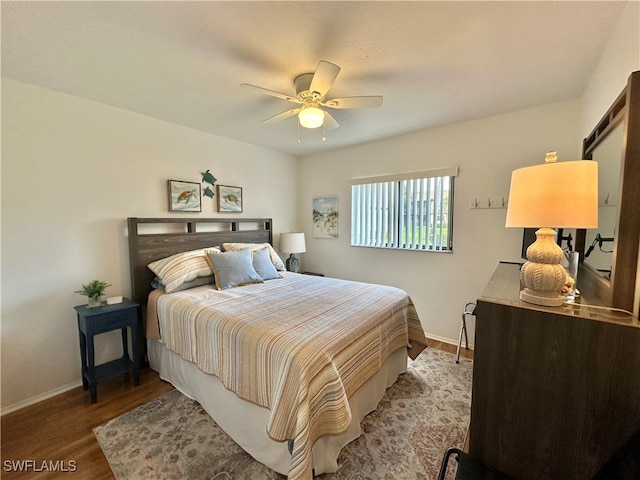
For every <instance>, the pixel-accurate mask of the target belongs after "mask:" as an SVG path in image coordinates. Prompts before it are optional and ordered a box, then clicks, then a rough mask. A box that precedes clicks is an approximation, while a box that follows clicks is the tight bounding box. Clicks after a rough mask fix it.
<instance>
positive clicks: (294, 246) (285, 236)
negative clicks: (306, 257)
mask: <svg viewBox="0 0 640 480" xmlns="http://www.w3.org/2000/svg"><path fill="white" fill-rule="evenodd" d="M280 251H281V252H283V253H290V254H291V255H289V258H287V260H286V262H285V265H286V267H287V270H289V271H290V272H296V273H297V272H298V270H299V269H300V262H299V260H298V259H297V258H296V256H295V255H294V254H295V253H304V252H306V251H307V247H306V245H305V242H304V233H300V232H292V233H281V234H280Z"/></svg>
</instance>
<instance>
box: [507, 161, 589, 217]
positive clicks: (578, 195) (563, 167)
mask: <svg viewBox="0 0 640 480" xmlns="http://www.w3.org/2000/svg"><path fill="white" fill-rule="evenodd" d="M506 226H507V227H533V228H538V227H551V228H556V227H558V228H595V227H597V226H598V162H595V161H592V160H574V161H570V162H550V163H545V164H540V165H535V166H532V167H525V168H520V169H518V170H514V171H513V173H512V175H511V188H510V189H509V203H508V207H507V221H506Z"/></svg>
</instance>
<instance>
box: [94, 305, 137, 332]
mask: <svg viewBox="0 0 640 480" xmlns="http://www.w3.org/2000/svg"><path fill="white" fill-rule="evenodd" d="M136 318H137V317H136V312H135V310H130V311H127V312H119V313H112V314H110V315H102V316H100V317H99V318H97V317H96V318H91V317H89V318H86V319H84V320H85V322H86V325H87V329H90V330H91V331H93V333H104V332H110V331H111V330H115V329H116V328H123V327H128V326H130V325H131V322H132V321H135V320H136Z"/></svg>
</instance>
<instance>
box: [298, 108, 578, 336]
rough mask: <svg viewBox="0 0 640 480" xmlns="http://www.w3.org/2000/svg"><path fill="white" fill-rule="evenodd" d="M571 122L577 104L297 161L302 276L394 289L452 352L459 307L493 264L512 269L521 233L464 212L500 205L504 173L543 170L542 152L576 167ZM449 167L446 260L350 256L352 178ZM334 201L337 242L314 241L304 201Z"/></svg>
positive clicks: (363, 251)
mask: <svg viewBox="0 0 640 480" xmlns="http://www.w3.org/2000/svg"><path fill="white" fill-rule="evenodd" d="M579 114H580V102H579V101H578V100H574V101H568V102H562V103H557V104H552V105H546V106H542V107H538V108H533V109H529V110H524V111H520V112H514V113H509V114H505V115H499V116H494V117H489V118H483V119H479V120H474V121H469V122H464V123H459V124H454V125H448V126H444V127H441V128H435V129H431V130H425V131H421V132H417V133H413V134H409V135H404V136H401V137H395V138H390V139H385V140H380V141H376V142H370V143H367V144H364V145H360V146H356V147H351V148H345V149H342V150H339V151H332V152H329V153H325V154H317V155H311V156H307V157H305V158H303V159H302V162H301V165H300V186H301V188H300V194H299V199H300V212H299V215H300V216H299V225H300V226H301V227H302V228H303V230H304V231H305V232H306V236H307V252H306V253H305V254H303V255H302V262H303V264H304V268H305V269H306V270H310V271H314V272H321V273H324V274H325V275H329V276H335V277H340V278H347V279H353V280H360V281H367V282H374V283H383V284H388V285H393V286H397V287H400V288H402V289H404V290H406V291H407V292H408V293H409V294H410V295H411V297H412V299H413V301H414V303H415V304H416V307H417V309H418V313H419V315H420V318H421V320H422V323H423V326H424V329H425V331H426V333H427V334H428V335H429V336H432V337H434V338H440V339H444V340H447V341H450V342H457V337H458V331H459V326H460V315H461V313H462V309H463V307H464V305H465V304H466V303H467V302H471V301H475V300H476V299H477V298H478V297H479V296H480V295H481V293H482V290H483V288H484V286H485V285H486V283H487V281H488V280H489V278H490V276H491V274H492V273H493V271H494V269H495V268H496V266H497V263H498V262H499V261H500V260H506V261H518V260H519V259H520V252H521V242H522V229H509V230H507V229H505V227H504V222H505V216H506V210H503V209H497V210H493V209H492V210H481V209H477V210H476V209H471V208H470V206H471V202H472V201H473V200H474V199H475V198H478V199H479V200H483V199H486V198H487V197H492V198H494V199H496V198H499V199H501V198H502V197H505V199H506V198H507V197H508V194H509V182H510V179H511V172H512V170H513V169H515V168H518V167H521V166H525V165H533V164H536V163H541V162H542V161H543V160H544V155H545V152H547V151H549V150H556V151H557V152H558V156H559V159H560V160H569V159H576V158H579V155H580V145H581V143H580V141H579V133H578V132H579V118H580V116H579ZM328 141H330V139H329V140H328ZM447 166H458V167H459V168H460V172H459V176H458V177H457V178H456V183H455V209H454V224H453V226H454V234H453V235H454V251H453V253H452V254H447V253H432V252H403V251H392V250H382V249H372V248H357V247H351V246H350V241H349V240H350V239H349V235H350V231H349V228H350V214H351V206H350V201H351V200H350V199H351V190H350V184H349V180H350V179H351V178H355V177H364V176H374V175H382V174H388V173H398V172H410V171H418V170H427V169H430V168H438V167H447ZM333 195H336V196H338V197H339V215H340V219H339V238H338V239H336V240H327V239H314V238H313V237H312V227H311V203H312V199H313V198H314V197H322V196H333ZM470 338H471V339H473V330H472V331H471V332H470Z"/></svg>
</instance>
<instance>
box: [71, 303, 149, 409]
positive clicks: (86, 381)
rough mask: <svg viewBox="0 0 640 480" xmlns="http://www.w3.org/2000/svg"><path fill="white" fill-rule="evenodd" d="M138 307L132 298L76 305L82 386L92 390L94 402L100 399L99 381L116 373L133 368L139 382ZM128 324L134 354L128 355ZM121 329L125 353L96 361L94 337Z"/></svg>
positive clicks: (136, 382) (123, 351) (136, 381)
mask: <svg viewBox="0 0 640 480" xmlns="http://www.w3.org/2000/svg"><path fill="white" fill-rule="evenodd" d="M138 307H139V305H138V304H137V303H136V302H134V301H132V300H129V299H126V298H125V299H124V300H123V302H122V303H117V304H114V305H103V306H102V307H96V308H87V306H86V305H78V306H75V307H73V308H74V309H75V311H76V312H77V314H78V334H79V336H80V355H81V357H82V386H83V387H84V389H85V390H89V393H90V394H91V403H96V402H97V401H98V392H97V384H98V382H100V381H102V380H105V379H107V378H110V377H113V376H115V375H120V374H124V373H127V372H133V383H134V384H135V385H139V384H140V366H139V363H138ZM127 327H128V328H129V329H130V330H131V346H132V350H133V352H132V357H129V342H128V338H127ZM117 329H120V330H121V331H122V357H121V358H118V359H116V360H112V361H110V362H107V363H104V364H102V365H98V366H96V365H95V351H94V347H93V337H94V336H95V335H98V334H100V333H105V332H110V331H112V330H117Z"/></svg>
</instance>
